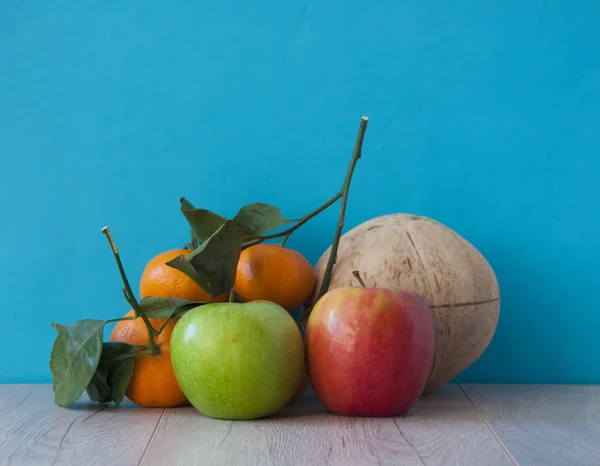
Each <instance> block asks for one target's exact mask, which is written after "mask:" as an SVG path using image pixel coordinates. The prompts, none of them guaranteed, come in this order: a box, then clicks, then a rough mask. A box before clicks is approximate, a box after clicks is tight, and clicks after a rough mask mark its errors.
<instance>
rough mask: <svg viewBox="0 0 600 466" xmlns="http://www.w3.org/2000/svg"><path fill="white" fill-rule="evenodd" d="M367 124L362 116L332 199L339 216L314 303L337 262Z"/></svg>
mask: <svg viewBox="0 0 600 466" xmlns="http://www.w3.org/2000/svg"><path fill="white" fill-rule="evenodd" d="M368 122H369V118H368V117H366V116H363V117H362V119H361V121H360V126H359V128H358V135H357V136H356V142H355V144H354V151H353V152H352V158H351V159H350V165H349V166H348V171H347V172H346V178H345V179H344V184H343V185H342V189H341V190H340V192H339V193H338V194H337V195H336V196H335V197H334V199H337V198H341V199H342V203H341V206H340V214H339V217H338V223H337V228H336V230H335V235H334V237H333V244H332V245H331V251H330V253H329V259H328V261H327V267H326V268H325V274H324V275H323V282H322V283H321V287H320V288H319V293H318V294H317V297H316V299H315V302H317V301H318V300H319V299H320V298H321V297H322V296H323V295H324V294H325V293H327V290H328V289H329V284H330V283H331V274H332V272H333V266H334V265H335V262H336V260H337V252H338V247H339V244H340V238H341V236H342V230H343V228H344V220H345V217H346V205H347V204H348V192H349V191H350V183H351V181H352V174H353V173H354V168H355V167H356V163H357V162H358V159H360V157H361V155H362V145H363V141H364V139H365V132H366V131H367V123H368ZM310 311H311V309H310V308H309V307H308V306H307V307H305V308H304V310H303V312H302V316H301V317H300V320H301V321H306V319H308V316H309V314H310Z"/></svg>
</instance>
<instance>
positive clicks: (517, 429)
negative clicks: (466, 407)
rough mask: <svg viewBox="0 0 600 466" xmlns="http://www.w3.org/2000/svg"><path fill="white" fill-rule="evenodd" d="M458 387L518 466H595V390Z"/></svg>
mask: <svg viewBox="0 0 600 466" xmlns="http://www.w3.org/2000/svg"><path fill="white" fill-rule="evenodd" d="M462 387H463V389H464V390H465V392H466V393H467V394H468V396H469V397H470V398H471V400H472V401H473V403H474V404H475V405H476V406H477V408H478V409H479V411H480V412H481V414H482V415H483V416H485V418H486V419H487V422H488V423H489V425H490V426H491V427H492V429H493V430H494V431H495V432H496V434H497V435H498V437H499V438H500V440H501V441H502V443H503V444H504V445H505V446H506V448H507V449H508V450H509V451H510V452H511V454H512V455H513V456H514V458H515V459H516V460H517V461H518V463H519V464H520V465H523V466H524V465H527V466H528V465H548V466H550V465H560V466H585V465H590V466H592V465H594V466H598V465H600V386H585V385H579V386H576V385H570V386H561V385H544V386H531V385H527V386H525V385H463V386H462Z"/></svg>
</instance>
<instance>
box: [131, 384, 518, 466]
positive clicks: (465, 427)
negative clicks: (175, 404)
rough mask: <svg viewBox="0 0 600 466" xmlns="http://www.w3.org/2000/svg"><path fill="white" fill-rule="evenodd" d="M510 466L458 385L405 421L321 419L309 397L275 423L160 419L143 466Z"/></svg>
mask: <svg viewBox="0 0 600 466" xmlns="http://www.w3.org/2000/svg"><path fill="white" fill-rule="evenodd" d="M199 463H202V464H206V465H213V464H214V465H218V464H236V465H238V464H241V465H255V464H256V465H270V464H272V465H288V464H289V465H292V464H293V465H355V464H356V465H358V464H360V465H369V464H378V465H387V464H390V465H392V464H393V465H397V464H403V465H448V466H451V465H458V464H486V465H496V464H499V465H504V464H508V465H510V464H513V463H512V462H511V460H510V459H509V457H508V456H507V455H506V453H505V452H504V450H503V449H502V447H501V446H500V444H499V443H498V442H497V441H496V439H495V438H494V436H493V435H492V433H491V432H490V430H489V429H488V427H487V426H486V425H485V423H484V422H483V421H482V419H481V417H480V416H479V414H478V413H477V411H476V409H475V408H474V407H473V405H472V404H471V403H470V402H469V400H468V399H467V397H466V396H465V395H464V393H462V391H461V390H460V389H459V388H458V386H455V385H448V386H445V387H442V388H441V389H440V390H438V391H437V392H435V393H433V394H430V395H428V396H426V397H424V398H423V399H422V400H421V401H419V403H418V404H417V405H416V406H415V407H414V408H413V410H411V412H410V413H409V414H407V415H406V416H404V417H397V418H378V419H376V418H351V417H342V416H337V415H333V414H330V413H328V412H326V410H325V409H324V408H323V406H322V405H321V404H320V403H319V402H318V400H316V398H315V397H314V394H312V393H308V394H307V395H305V396H303V397H302V398H300V399H299V400H298V401H297V402H296V403H294V404H292V405H290V406H288V407H287V408H285V409H284V410H283V411H282V412H281V413H279V414H278V415H277V416H276V417H273V418H270V419H264V420H258V421H244V422H242V421H236V422H230V421H222V420H216V419H211V418H208V417H204V416H202V415H201V414H200V413H198V412H197V411H196V410H194V409H193V408H178V409H169V410H166V411H165V415H164V416H163V419H162V420H161V422H160V423H159V426H158V428H157V431H156V435H155V436H154V437H153V440H152V441H151V443H150V445H149V447H148V449H147V451H146V453H145V455H144V458H143V460H142V463H141V464H143V465H163V464H169V465H179V464H181V465H187V464H199Z"/></svg>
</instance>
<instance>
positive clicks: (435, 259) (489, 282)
mask: <svg viewBox="0 0 600 466" xmlns="http://www.w3.org/2000/svg"><path fill="white" fill-rule="evenodd" d="M330 251H331V247H329V248H328V249H327V251H325V253H324V254H323V255H322V256H321V258H320V259H319V261H318V263H317V264H316V266H315V272H316V276H317V284H316V286H315V292H314V294H313V297H312V298H311V300H310V301H309V303H314V300H315V298H316V293H317V292H318V290H319V288H320V286H321V283H322V281H323V275H324V273H325V268H326V266H327V260H328V259H329V254H330ZM355 270H356V271H358V272H359V273H360V277H361V278H362V280H363V282H364V283H365V286H367V287H374V288H390V289H394V290H409V291H414V292H416V293H419V294H420V295H421V296H423V298H425V300H426V301H427V303H428V304H429V307H430V308H431V311H432V313H433V316H434V322H435V328H436V353H435V362H434V366H433V370H432V372H431V375H430V377H429V380H428V382H427V386H426V389H425V392H430V391H432V390H435V389H436V388H438V387H440V386H442V385H444V384H445V383H446V382H448V381H450V380H451V379H453V378H454V377H456V376H457V375H458V374H459V373H461V372H462V371H464V370H465V369H467V368H468V367H469V366H471V365H472V364H473V363H474V362H475V361H476V360H477V359H478V358H479V357H480V356H481V355H482V354H483V352H484V351H485V349H486V348H487V347H488V345H489V343H490V341H491V340H492V337H493V335H494V332H495V330H496V326H497V324H498V317H499V314H500V290H499V287H498V281H497V279H496V275H495V274H494V271H493V270H492V267H491V266H490V264H489V263H488V261H487V260H486V259H485V258H484V257H483V255H482V254H481V253H480V252H479V251H478V250H477V249H476V248H475V247H474V246H473V245H471V244H470V243H469V242H468V241H467V240H465V239H464V238H463V237H461V236H460V235H459V234H458V233H456V232H455V231H453V230H452V229H450V228H448V227H446V226H444V225H442V224H441V223H439V222H437V221H435V220H432V219H430V218H427V217H419V216H416V215H409V214H392V215H385V216H382V217H377V218H373V219H371V220H368V221H366V222H364V223H362V224H360V225H358V226H357V227H355V228H353V229H351V230H350V231H348V232H347V233H345V234H344V235H342V237H341V239H340V243H339V248H338V256H337V261H336V265H335V267H334V269H333V274H332V277H331V283H330V285H329V288H328V289H329V290H331V289H334V288H339V287H345V286H360V284H359V283H357V279H356V277H355V276H354V275H353V271H355Z"/></svg>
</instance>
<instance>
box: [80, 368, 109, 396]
mask: <svg viewBox="0 0 600 466" xmlns="http://www.w3.org/2000/svg"><path fill="white" fill-rule="evenodd" d="M86 392H87V394H88V397H89V399H90V400H91V401H96V402H98V403H108V402H109V401H110V386H109V385H108V382H107V381H106V373H105V372H104V371H103V370H102V369H101V368H100V367H98V368H97V369H96V372H94V375H93V376H92V380H90V383H89V384H88V386H87V388H86Z"/></svg>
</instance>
